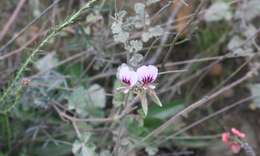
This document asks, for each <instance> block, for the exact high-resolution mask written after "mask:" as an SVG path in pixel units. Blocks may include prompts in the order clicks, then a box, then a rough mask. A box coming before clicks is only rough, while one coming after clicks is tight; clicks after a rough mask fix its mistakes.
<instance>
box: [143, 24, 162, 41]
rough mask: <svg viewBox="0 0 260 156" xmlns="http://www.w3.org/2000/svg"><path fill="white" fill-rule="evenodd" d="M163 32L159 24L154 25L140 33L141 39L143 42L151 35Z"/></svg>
mask: <svg viewBox="0 0 260 156" xmlns="http://www.w3.org/2000/svg"><path fill="white" fill-rule="evenodd" d="M162 34H163V29H162V28H161V27H160V26H155V27H152V28H149V29H148V32H144V33H143V34H142V40H143V41H144V42H147V41H149V40H150V39H151V38H153V37H158V36H161V35H162Z"/></svg>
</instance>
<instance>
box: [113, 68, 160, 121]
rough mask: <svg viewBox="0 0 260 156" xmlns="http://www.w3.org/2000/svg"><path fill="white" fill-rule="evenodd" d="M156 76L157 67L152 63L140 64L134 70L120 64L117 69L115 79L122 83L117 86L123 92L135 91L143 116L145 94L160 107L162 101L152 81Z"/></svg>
mask: <svg viewBox="0 0 260 156" xmlns="http://www.w3.org/2000/svg"><path fill="white" fill-rule="evenodd" d="M157 76H158V68H157V67H155V66H153V65H148V66H145V65H143V66H141V67H139V68H138V69H137V70H136V71H134V70H133V69H132V68H130V67H128V66H127V65H126V64H122V65H121V66H120V67H119V68H118V70H117V79H118V80H120V81H121V83H122V84H123V85H124V86H123V87H120V88H118V90H121V91H123V92H124V93H125V94H126V93H128V92H129V91H130V90H132V91H133V92H134V93H136V94H137V95H138V96H139V98H140V101H141V105H142V108H143V112H144V114H145V116H146V115H147V113H148V101H147V94H148V95H149V96H150V97H151V100H152V101H154V102H155V103H156V104H157V105H159V106H160V107H162V103H161V101H160V99H159V98H158V96H157V94H156V92H155V91H154V89H155V86H154V81H155V80H156V78H157Z"/></svg>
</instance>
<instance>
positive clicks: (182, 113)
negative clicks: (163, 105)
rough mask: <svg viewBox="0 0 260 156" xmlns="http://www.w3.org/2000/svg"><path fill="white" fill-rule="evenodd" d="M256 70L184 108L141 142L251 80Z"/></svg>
mask: <svg viewBox="0 0 260 156" xmlns="http://www.w3.org/2000/svg"><path fill="white" fill-rule="evenodd" d="M257 69H259V68H256V69H255V70H252V71H249V72H248V73H247V74H246V75H245V76H243V77H242V78H240V79H238V80H237V81H235V82H233V83H231V84H230V85H227V86H225V87H223V88H222V89H220V90H218V91H217V92H215V93H213V94H211V95H209V96H205V97H204V98H202V99H201V100H199V101H197V102H195V103H193V104H191V105H190V106H188V107H187V108H185V109H184V110H182V111H180V112H179V113H177V114H176V115H174V116H173V117H171V118H170V119H169V120H168V121H166V122H165V123H164V124H162V125H161V126H160V127H158V128H157V129H155V130H154V131H152V132H151V133H150V134H148V135H147V136H146V137H145V138H144V139H143V141H145V140H147V139H148V138H150V137H151V136H157V135H159V134H160V133H161V132H162V131H163V130H165V129H166V128H168V127H169V126H170V125H171V124H173V123H174V122H175V121H177V120H178V119H179V118H180V117H181V116H183V115H187V114H188V113H190V112H191V111H193V110H195V109H196V108H198V107H200V106H202V105H204V104H205V103H207V102H208V101H210V100H212V99H214V98H216V97H217V96H219V95H221V94H222V93H223V92H225V91H226V90H229V89H230V88H233V87H235V86H237V85H238V84H240V83H242V82H244V81H245V80H247V79H249V78H251V77H252V76H253V75H254V74H255V73H256V71H257Z"/></svg>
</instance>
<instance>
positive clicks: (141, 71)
mask: <svg viewBox="0 0 260 156" xmlns="http://www.w3.org/2000/svg"><path fill="white" fill-rule="evenodd" d="M136 72H137V75H138V80H139V81H140V83H141V84H143V85H149V84H151V83H153V82H154V81H155V80H156V78H157V76H158V69H157V67H155V66H153V65H149V66H141V67H139V68H138V69H137V71H136Z"/></svg>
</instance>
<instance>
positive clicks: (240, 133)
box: [231, 128, 246, 139]
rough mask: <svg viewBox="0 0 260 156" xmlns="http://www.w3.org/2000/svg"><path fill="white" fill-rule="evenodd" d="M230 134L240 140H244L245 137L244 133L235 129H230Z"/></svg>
mask: <svg viewBox="0 0 260 156" xmlns="http://www.w3.org/2000/svg"><path fill="white" fill-rule="evenodd" d="M231 132H232V134H233V135H235V136H237V137H239V138H241V139H244V138H245V137H246V135H245V133H242V132H240V131H239V130H237V129H236V128H232V129H231Z"/></svg>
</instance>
